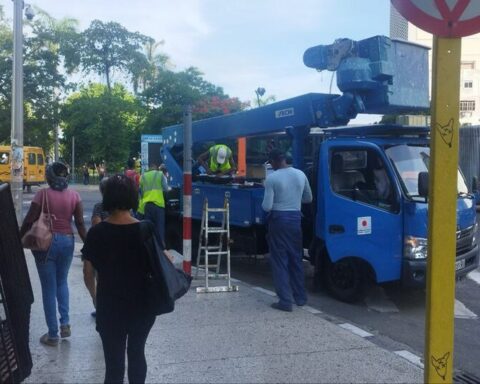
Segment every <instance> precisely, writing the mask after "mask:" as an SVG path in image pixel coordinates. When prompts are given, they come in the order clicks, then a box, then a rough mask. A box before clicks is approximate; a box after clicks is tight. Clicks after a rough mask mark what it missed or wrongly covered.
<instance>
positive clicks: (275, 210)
mask: <svg viewBox="0 0 480 384" xmlns="http://www.w3.org/2000/svg"><path fill="white" fill-rule="evenodd" d="M269 159H270V164H271V165H272V168H273V170H274V171H275V172H273V173H272V174H270V175H269V176H268V177H267V179H266V180H265V196H264V198H263V203H262V208H263V209H264V210H265V211H266V212H268V234H267V242H268V248H269V250H270V264H271V266H272V274H273V281H274V285H275V291H276V292H277V296H278V298H279V301H278V303H273V304H272V308H275V309H279V310H282V311H287V312H291V311H292V305H293V302H294V301H295V303H296V304H297V305H299V306H302V305H305V303H306V302H307V293H306V291H305V276H304V272H303V262H302V257H303V244H302V225H301V224H302V213H301V206H302V203H311V202H312V190H311V188H310V184H309V182H308V179H307V177H306V176H305V174H304V173H303V172H302V171H300V170H298V169H295V168H291V167H288V165H287V162H286V159H285V154H284V153H283V152H281V151H280V150H278V149H274V150H272V151H271V152H270V155H269Z"/></svg>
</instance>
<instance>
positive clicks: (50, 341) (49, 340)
mask: <svg viewBox="0 0 480 384" xmlns="http://www.w3.org/2000/svg"><path fill="white" fill-rule="evenodd" d="M58 342H59V340H58V337H50V336H49V335H48V333H45V334H44V335H43V336H42V337H40V343H42V344H45V345H48V346H49V347H56V346H57V345H58Z"/></svg>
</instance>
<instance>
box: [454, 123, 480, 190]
mask: <svg viewBox="0 0 480 384" xmlns="http://www.w3.org/2000/svg"><path fill="white" fill-rule="evenodd" d="M479 151H480V125H473V126H467V127H461V128H460V151H459V164H460V169H461V170H462V172H463V174H464V176H465V179H466V181H467V185H468V188H469V190H470V191H471V188H472V179H473V177H474V176H476V177H477V178H478V179H479V180H480V153H479Z"/></svg>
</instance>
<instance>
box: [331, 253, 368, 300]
mask: <svg viewBox="0 0 480 384" xmlns="http://www.w3.org/2000/svg"><path fill="white" fill-rule="evenodd" d="M323 266H324V268H323V282H324V283H325V287H326V288H327V291H328V292H329V293H330V294H331V295H332V296H333V297H334V298H336V299H337V300H340V301H343V302H346V303H355V302H357V301H359V300H360V299H362V298H363V297H364V295H365V285H366V284H365V283H366V279H365V273H364V269H365V268H364V267H363V265H362V264H361V263H360V262H359V261H357V260H355V259H352V258H345V259H341V260H339V261H337V262H335V263H332V262H331V261H330V260H327V261H326V262H325V263H324V265H323Z"/></svg>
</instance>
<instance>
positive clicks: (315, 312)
mask: <svg viewBox="0 0 480 384" xmlns="http://www.w3.org/2000/svg"><path fill="white" fill-rule="evenodd" d="M302 309H303V310H304V311H307V312H308V313H311V314H312V315H318V314H319V313H322V311H319V310H318V309H315V308H313V307H310V306H309V305H304V306H303V307H302Z"/></svg>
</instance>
